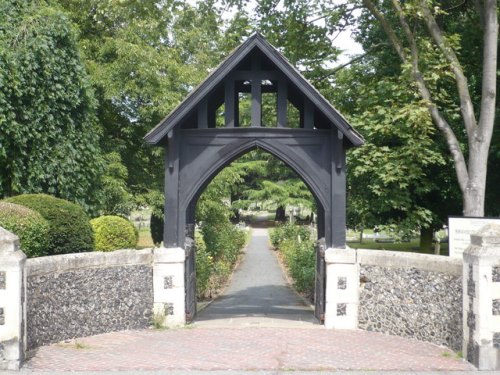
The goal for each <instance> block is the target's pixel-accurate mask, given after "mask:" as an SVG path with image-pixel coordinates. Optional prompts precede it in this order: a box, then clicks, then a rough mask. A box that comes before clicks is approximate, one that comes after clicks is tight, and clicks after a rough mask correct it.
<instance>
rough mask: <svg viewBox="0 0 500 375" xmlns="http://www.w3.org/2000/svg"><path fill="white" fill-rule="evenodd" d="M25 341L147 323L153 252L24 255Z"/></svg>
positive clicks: (38, 341)
mask: <svg viewBox="0 0 500 375" xmlns="http://www.w3.org/2000/svg"><path fill="white" fill-rule="evenodd" d="M26 271H27V290H26V293H27V328H28V329H27V345H28V350H30V349H33V348H36V347H38V346H41V345H46V344H49V343H54V342H59V341H62V340H66V339H72V338H76V337H84V336H90V335H96V334H99V333H104V332H112V331H121V330H127V329H139V328H147V327H149V326H150V325H151V322H152V307H153V268H152V250H151V249H145V250H119V251H114V252H110V253H100V252H93V253H78V254H66V255H57V256H50V257H42V258H34V259H28V261H27V262H26Z"/></svg>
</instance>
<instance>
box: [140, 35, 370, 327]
mask: <svg viewBox="0 0 500 375" xmlns="http://www.w3.org/2000/svg"><path fill="white" fill-rule="evenodd" d="M263 94H265V95H268V94H270V95H274V96H275V98H274V99H275V103H276V108H275V109H276V111H275V113H276V119H275V123H274V124H266V125H265V126H263V124H262V118H263V106H262V98H263ZM244 95H250V102H251V105H250V107H251V108H250V121H249V126H248V127H243V126H242V125H243V121H242V118H243V117H242V114H241V113H240V112H241V108H240V101H241V99H242V97H243V96H244ZM292 108H294V109H295V110H296V111H297V112H298V113H299V121H298V124H297V125H298V126H296V127H295V128H294V127H291V119H290V118H289V117H288V112H289V110H290V109H292ZM222 109H223V115H222V119H220V121H217V113H220V112H221V110H222ZM269 125H273V126H269ZM145 140H146V142H148V143H149V144H153V145H159V146H163V147H165V148H166V153H165V155H166V161H165V200H166V203H165V231H164V245H165V247H183V248H185V250H186V251H187V248H189V249H194V245H193V246H191V245H190V244H188V243H187V242H186V238H187V237H189V238H191V239H192V238H193V237H192V236H190V235H186V225H191V226H193V225H194V222H195V217H194V212H195V207H196V203H197V201H198V198H199V196H200V194H201V193H202V192H203V190H204V189H205V187H206V186H207V185H208V183H209V182H210V181H211V180H212V179H213V178H214V177H215V176H216V175H217V174H218V173H219V172H220V171H221V170H222V169H223V168H224V167H226V166H227V165H229V164H230V163H231V162H232V161H233V160H235V159H237V158H238V157H239V156H241V155H243V154H245V153H247V152H249V151H251V150H253V149H256V148H260V149H263V150H265V151H267V152H269V153H271V154H273V155H274V156H276V157H277V158H279V159H281V160H282V161H283V162H284V163H285V164H287V165H288V166H289V167H290V168H292V169H293V170H294V171H295V172H296V173H297V174H298V175H299V176H300V177H301V178H302V180H303V181H304V183H305V184H306V185H307V187H308V188H309V190H310V191H311V193H312V195H313V196H314V198H315V200H316V203H317V207H318V238H324V243H325V245H324V246H325V247H331V246H333V247H345V200H346V191H345V189H346V181H345V153H346V150H347V149H348V148H349V147H352V146H360V145H361V144H363V139H362V137H361V136H360V135H359V134H358V133H357V132H356V131H355V130H354V129H353V128H352V127H351V126H350V125H349V124H348V123H347V121H346V120H345V119H344V118H343V117H342V116H341V115H340V114H339V113H338V112H337V111H336V110H335V108H333V107H332V106H331V104H330V103H328V102H327V101H326V100H325V98H324V97H323V96H321V94H320V93H319V92H318V91H317V90H316V89H315V88H314V87H313V86H312V85H311V84H310V83H309V82H307V81H306V80H305V78H304V77H303V76H302V75H301V74H300V73H299V72H298V71H297V70H296V69H295V68H294V67H293V66H292V65H290V63H289V62H288V61H287V60H286V59H285V58H284V57H283V56H282V55H281V54H280V53H279V52H278V51H277V50H276V49H275V48H274V47H273V46H271V45H270V44H269V43H268V42H267V41H266V40H265V39H264V38H263V37H262V36H261V35H260V34H254V35H252V36H251V37H249V38H248V39H247V40H246V41H245V42H244V43H243V44H242V45H240V46H239V47H238V48H237V49H236V50H235V51H234V52H233V53H232V54H231V55H230V56H229V57H228V58H227V59H226V60H224V61H223V62H222V63H221V64H220V65H219V67H218V68H217V69H216V70H215V71H214V72H213V73H211V74H210V75H209V77H208V78H207V79H206V80H205V81H203V82H202V83H201V84H200V85H199V86H198V87H197V88H196V89H194V90H193V92H192V93H191V94H190V95H189V96H188V97H187V98H186V99H185V100H184V101H183V102H182V103H181V104H180V105H179V106H178V107H177V108H176V109H174V110H173V111H172V113H171V114H170V115H168V116H167V117H166V118H165V119H164V120H162V121H161V122H160V124H158V125H157V126H156V127H155V128H154V129H153V130H151V131H150V132H149V133H148V134H147V135H146V137H145ZM188 242H190V241H188ZM194 259H195V257H194V251H191V250H190V251H187V259H186V306H188V307H187V308H186V315H187V318H188V320H191V319H193V318H194V315H195V313H196V309H195V305H196V303H195V297H194V296H195V282H196V274H195V267H194ZM322 267H323V268H321V267H319V268H321V270H320V269H318V272H317V283H318V285H321V286H322V288H319V289H317V291H318V292H317V297H316V300H317V301H316V306H317V311H316V315H317V316H318V317H321V315H322V314H323V312H324V311H323V310H324V305H325V304H324V278H325V274H324V264H323V266H322ZM320 271H321V272H320ZM320 281H322V282H320Z"/></svg>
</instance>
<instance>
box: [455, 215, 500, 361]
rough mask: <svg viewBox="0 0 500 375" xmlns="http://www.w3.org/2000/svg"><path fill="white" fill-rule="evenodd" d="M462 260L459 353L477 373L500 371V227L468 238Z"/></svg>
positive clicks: (487, 226)
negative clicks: (467, 245)
mask: <svg viewBox="0 0 500 375" xmlns="http://www.w3.org/2000/svg"><path fill="white" fill-rule="evenodd" d="M463 259H464V263H463V331H464V342H463V352H464V355H465V356H466V359H467V360H468V361H469V362H471V363H472V364H474V366H476V367H477V368H478V369H479V370H500V225H498V224H489V225H486V226H485V227H483V228H482V229H481V230H480V231H479V232H477V233H475V234H472V235H471V244H470V246H469V247H468V248H467V249H466V250H465V251H464V253H463Z"/></svg>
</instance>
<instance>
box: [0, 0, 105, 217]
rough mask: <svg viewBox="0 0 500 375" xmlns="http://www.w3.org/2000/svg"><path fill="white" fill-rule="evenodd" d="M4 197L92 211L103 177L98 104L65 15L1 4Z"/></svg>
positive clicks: (0, 177)
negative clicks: (67, 203) (51, 199)
mask: <svg viewBox="0 0 500 375" xmlns="http://www.w3.org/2000/svg"><path fill="white" fill-rule="evenodd" d="M0 25H2V27H1V29H0V165H1V166H2V168H0V197H2V196H3V197H6V196H7V197H8V196H12V195H16V194H21V193H42V192H44V193H49V194H51V195H55V196H58V197H61V198H65V199H70V200H72V201H76V202H78V203H80V204H81V205H82V206H83V207H84V208H85V209H86V210H88V211H90V210H91V208H92V207H93V205H94V204H95V202H94V195H93V192H94V190H95V186H96V182H97V181H98V180H99V175H100V172H101V158H100V150H99V147H98V141H99V130H98V128H97V127H96V122H95V104H96V103H95V100H94V97H93V92H92V90H91V88H90V83H89V79H88V76H87V74H86V72H85V69H84V67H83V62H82V59H81V57H80V53H79V51H78V45H77V34H76V31H75V29H74V27H73V26H72V24H71V23H70V22H69V20H68V18H67V17H66V15H65V14H64V13H63V12H61V11H60V10H58V9H57V8H55V7H53V6H51V5H49V4H47V3H45V2H43V1H33V2H31V1H14V0H5V1H3V2H1V4H0Z"/></svg>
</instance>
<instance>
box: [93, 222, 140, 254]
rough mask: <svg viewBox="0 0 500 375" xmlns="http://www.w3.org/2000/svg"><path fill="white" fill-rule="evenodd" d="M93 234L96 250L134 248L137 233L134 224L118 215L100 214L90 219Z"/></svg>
mask: <svg viewBox="0 0 500 375" xmlns="http://www.w3.org/2000/svg"><path fill="white" fill-rule="evenodd" d="M90 224H91V225H92V229H93V230H94V235H95V249H96V250H97V251H113V250H119V249H130V248H135V246H136V245H137V235H136V233H135V229H134V225H133V224H132V223H131V222H130V221H128V220H127V219H124V218H122V217H119V216H112V215H107V216H101V217H98V218H96V219H92V220H90Z"/></svg>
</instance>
